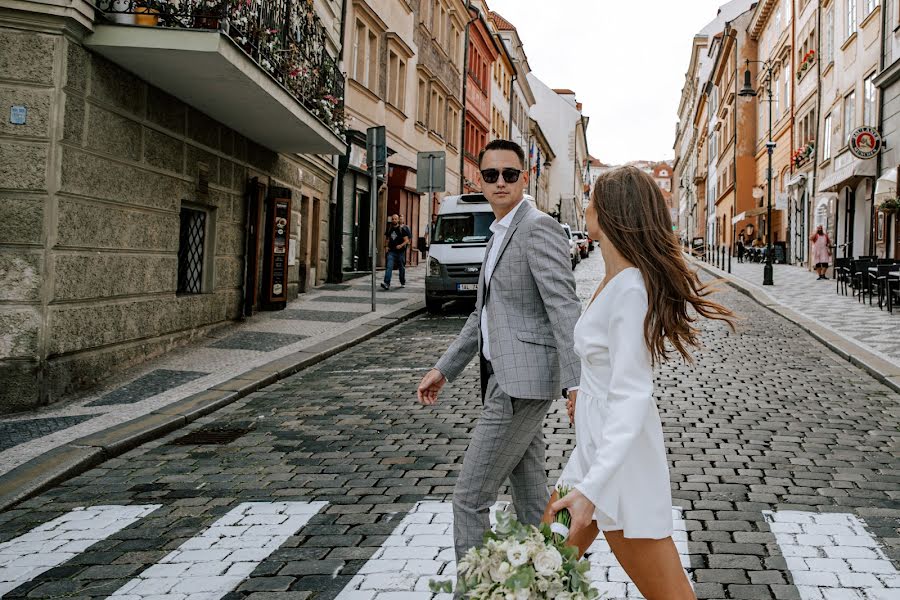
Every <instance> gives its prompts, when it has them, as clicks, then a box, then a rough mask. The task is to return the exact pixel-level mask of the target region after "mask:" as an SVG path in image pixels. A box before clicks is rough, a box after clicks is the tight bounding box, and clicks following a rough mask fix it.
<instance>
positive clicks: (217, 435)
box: [168, 427, 253, 446]
mask: <svg viewBox="0 0 900 600" xmlns="http://www.w3.org/2000/svg"><path fill="white" fill-rule="evenodd" d="M252 430H253V428H252V427H222V428H216V429H213V428H210V429H198V430H197V431H192V432H191V433H188V434H186V435H183V436H181V437H179V438H175V439H174V440H172V441H171V442H169V444H168V445H170V446H202V445H206V444H218V445H224V444H230V443H231V442H233V441H234V440H236V439H238V438H239V437H242V436H244V435H246V434H248V433H250V431H252Z"/></svg>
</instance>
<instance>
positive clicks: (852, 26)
mask: <svg viewBox="0 0 900 600" xmlns="http://www.w3.org/2000/svg"><path fill="white" fill-rule="evenodd" d="M857 25H858V24H857V21H856V0H847V37H850V36H851V35H853V34H854V33H856V30H857Z"/></svg>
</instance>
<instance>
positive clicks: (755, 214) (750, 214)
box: [731, 206, 779, 225]
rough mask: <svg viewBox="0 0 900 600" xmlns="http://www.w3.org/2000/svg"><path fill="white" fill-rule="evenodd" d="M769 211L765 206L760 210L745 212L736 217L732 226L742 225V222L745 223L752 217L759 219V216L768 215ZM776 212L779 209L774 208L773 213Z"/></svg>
mask: <svg viewBox="0 0 900 600" xmlns="http://www.w3.org/2000/svg"><path fill="white" fill-rule="evenodd" d="M768 210H769V209H768V208H766V207H765V206H760V207H759V208H751V209H750V210H745V211H744V212H742V213H741V214H739V215H735V216H734V217H733V218H732V219H731V224H732V225H737V224H738V223H740V222H741V221H744V220H746V219H749V218H750V217H758V216H759V215H764V214H766V213H767V212H768ZM776 210H779V209H776V208H775V207H774V206H773V207H772V212H776Z"/></svg>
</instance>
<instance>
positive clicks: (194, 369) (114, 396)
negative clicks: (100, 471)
mask: <svg viewBox="0 0 900 600" xmlns="http://www.w3.org/2000/svg"><path fill="white" fill-rule="evenodd" d="M424 274H425V271H424V267H414V268H411V269H409V270H408V271H407V276H408V279H407V286H406V288H405V289H400V288H398V289H394V290H391V291H389V292H386V291H384V290H381V289H380V288H379V289H378V291H377V294H378V296H377V299H378V310H377V312H375V313H372V312H370V306H369V304H370V303H371V283H370V281H369V280H362V279H360V280H356V281H355V282H353V283H348V284H338V285H326V286H322V287H320V288H316V289H313V290H311V291H310V292H308V293H306V294H302V295H301V296H300V297H299V298H298V299H296V300H294V301H292V302H290V303H288V306H287V309H286V310H283V311H271V312H260V313H257V314H256V315H254V316H253V318H252V319H249V320H247V321H246V322H243V323H233V324H229V325H226V326H223V327H221V328H217V329H215V330H213V331H211V332H210V333H209V334H208V335H205V336H200V337H199V338H198V339H197V340H195V341H194V342H192V343H191V344H188V345H187V346H184V347H181V348H177V349H175V350H173V351H171V352H168V353H166V354H165V355H163V356H160V357H158V358H154V359H150V360H148V361H146V363H145V364H142V365H140V366H138V367H135V368H134V369H130V370H129V371H128V372H125V373H121V374H119V375H117V376H115V377H114V378H112V379H110V380H109V381H106V382H104V383H103V384H101V385H100V386H99V387H97V388H96V389H94V390H92V391H91V392H89V393H87V394H86V395H84V396H82V397H80V398H77V399H75V398H72V399H71V400H70V401H67V402H61V403H59V404H57V405H54V406H51V407H47V408H46V409H44V410H42V411H41V418H38V419H36V418H33V417H34V415H29V417H28V418H22V417H19V416H17V417H10V418H6V419H3V420H2V421H0V474H2V473H6V472H8V471H10V470H12V469H14V468H15V467H17V466H19V465H21V464H23V463H25V462H27V461H29V460H31V459H33V458H35V457H36V456H39V455H41V454H43V453H45V452H48V451H50V450H52V449H54V448H56V447H58V446H60V445H62V444H65V443H67V442H71V441H73V440H76V439H78V438H80V437H83V436H86V435H90V434H93V433H97V432H99V431H103V430H105V429H108V428H110V427H113V426H116V425H120V424H122V423H124V422H126V421H129V420H131V419H135V418H137V417H140V416H142V415H146V414H148V413H151V412H153V411H155V410H159V409H161V408H164V407H165V406H167V405H169V404H171V403H173V402H176V401H178V400H181V399H183V398H186V397H188V396H190V395H192V394H195V393H198V392H202V391H204V390H206V389H208V388H211V387H213V386H215V385H217V384H220V383H222V382H224V381H226V380H228V379H231V378H232V377H235V376H237V375H239V374H241V373H244V372H246V371H248V370H250V369H253V368H255V367H259V366H261V365H264V364H266V363H269V362H271V361H274V360H277V359H279V358H282V357H284V356H287V355H289V354H291V353H294V352H298V351H301V350H304V349H306V348H309V347H313V346H315V345H316V344H319V343H321V342H324V341H326V340H328V339H330V338H332V337H334V336H337V335H340V334H342V333H345V332H347V331H349V330H351V329H352V328H354V327H356V326H358V325H362V324H365V323H370V322H373V321H376V322H377V321H378V320H379V319H380V318H382V317H385V316H387V315H388V314H390V313H391V312H393V311H396V310H398V309H400V308H402V307H403V306H404V305H410V304H415V303H417V302H421V301H422V299H423V298H424V293H425V288H424Z"/></svg>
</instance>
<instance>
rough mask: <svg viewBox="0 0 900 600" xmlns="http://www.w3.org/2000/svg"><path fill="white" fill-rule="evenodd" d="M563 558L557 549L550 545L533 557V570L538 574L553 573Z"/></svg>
mask: <svg viewBox="0 0 900 600" xmlns="http://www.w3.org/2000/svg"><path fill="white" fill-rule="evenodd" d="M562 563H563V559H562V555H561V554H560V553H559V550H557V549H556V548H554V547H552V546H550V547H549V548H544V549H543V550H541V551H540V552H538V553H537V554H536V555H535V557H534V570H535V571H536V572H537V574H538V575H553V574H554V573H556V572H557V571H559V569H560V567H562Z"/></svg>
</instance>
